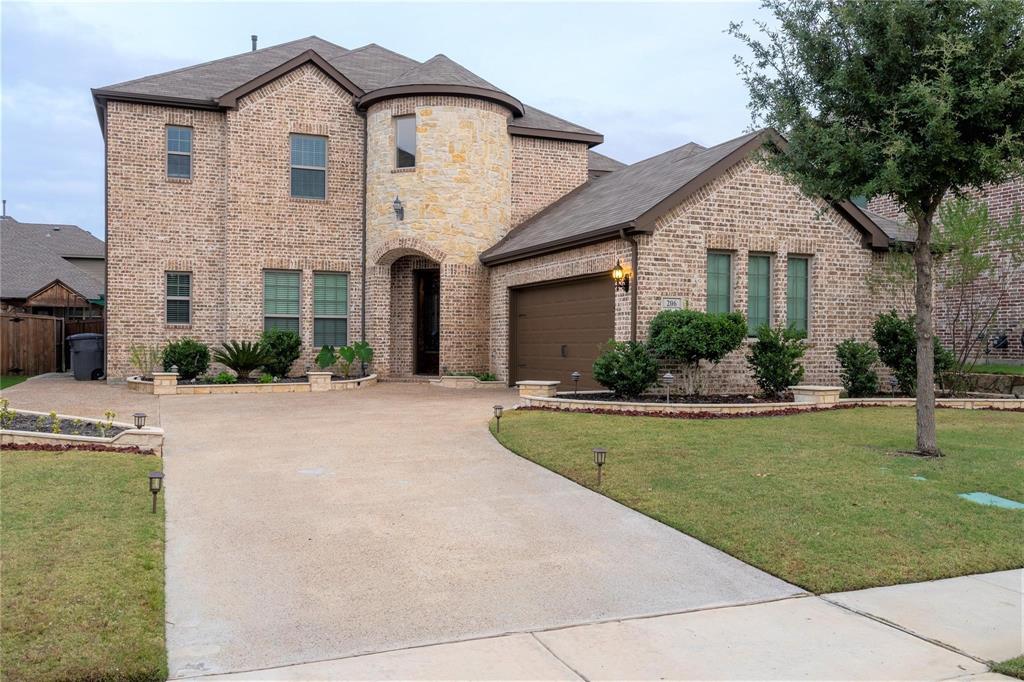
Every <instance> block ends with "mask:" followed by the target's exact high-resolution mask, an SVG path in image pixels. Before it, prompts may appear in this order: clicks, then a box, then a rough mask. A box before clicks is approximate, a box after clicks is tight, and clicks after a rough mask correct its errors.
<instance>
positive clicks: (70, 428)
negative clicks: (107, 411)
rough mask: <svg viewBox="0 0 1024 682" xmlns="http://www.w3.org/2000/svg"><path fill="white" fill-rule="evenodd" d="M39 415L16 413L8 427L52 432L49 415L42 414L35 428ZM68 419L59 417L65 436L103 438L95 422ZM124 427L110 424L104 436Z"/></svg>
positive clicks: (18, 429) (108, 436) (17, 429)
mask: <svg viewBox="0 0 1024 682" xmlns="http://www.w3.org/2000/svg"><path fill="white" fill-rule="evenodd" d="M38 419H39V417H37V416H35V415H30V414H18V415H16V416H15V417H14V422H13V423H12V424H11V426H10V427H9V429H10V430H12V431H34V432H36V433H53V430H52V428H51V424H50V417H49V416H48V415H43V425H42V428H36V421H37V420H38ZM71 421H72V420H70V419H60V433H61V434H63V435H65V436H94V437H97V438H103V437H104V435H103V434H102V433H100V430H99V429H98V428H96V423H95V422H91V421H85V420H82V423H81V424H77V425H76V424H72V423H71ZM125 430H126V429H124V428H122V427H120V426H112V427H110V428H109V429H107V433H106V437H107V438H111V437H113V436H116V435H117V434H119V433H121V432H122V431H125Z"/></svg>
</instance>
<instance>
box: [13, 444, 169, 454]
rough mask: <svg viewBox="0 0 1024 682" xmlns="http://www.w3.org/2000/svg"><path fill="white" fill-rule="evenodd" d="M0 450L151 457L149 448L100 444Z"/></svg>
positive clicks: (27, 445) (15, 447) (21, 447)
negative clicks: (80, 452)
mask: <svg viewBox="0 0 1024 682" xmlns="http://www.w3.org/2000/svg"><path fill="white" fill-rule="evenodd" d="M0 450H11V451H14V450H34V451H42V452H71V451H75V450H79V451H86V452H119V453H124V454H126V455H152V454H153V450H152V449H151V448H140V447H139V446H138V445H104V444H102V443H60V444H57V443H5V444H4V445H2V446H0Z"/></svg>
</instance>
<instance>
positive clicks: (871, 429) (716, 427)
mask: <svg viewBox="0 0 1024 682" xmlns="http://www.w3.org/2000/svg"><path fill="white" fill-rule="evenodd" d="M492 430H493V420H492ZM938 430H939V445H940V447H942V448H943V450H944V451H945V453H946V457H944V458H942V459H936V460H922V459H919V458H916V457H912V456H897V455H896V454H895V453H896V452H897V451H901V450H909V449H911V448H913V445H914V413H913V410H911V409H907V408H857V409H845V410H834V411H828V412H820V413H816V414H805V415H792V416H786V417H753V418H743V419H716V420H689V419H666V418H657V417H627V416H610V415H592V414H574V413H556V412H545V411H531V410H513V411H510V412H507V413H506V415H505V417H504V418H503V419H502V420H501V433H500V434H499V439H500V441H501V442H502V443H503V444H504V445H505V446H506V447H508V448H509V449H511V450H513V451H514V452H517V453H519V454H520V455H522V456H524V457H526V458H528V459H530V460H533V461H534V462H537V463H538V464H540V465H542V466H544V467H547V468H548V469H551V470H553V471H556V472H558V473H560V474H562V475H564V476H566V477H568V478H570V479H572V480H574V481H577V482H579V483H582V484H583V485H586V486H588V487H594V486H595V483H596V480H595V467H594V464H593V459H592V457H593V456H592V454H591V448H593V447H596V446H603V447H606V448H607V449H608V458H607V464H606V465H605V467H604V483H603V485H602V487H601V492H602V493H604V494H605V495H608V496H609V497H612V498H613V499H616V500H618V501H620V502H622V503H623V504H626V505H628V506H630V507H633V508H634V509H637V510H639V511H641V512H643V513H644V514H647V515H648V516H651V517H653V518H655V519H658V520H659V521H662V522H664V523H666V524H668V525H670V526H672V527H674V528H678V529H679V530H681V531H683V532H685V533H689V534H690V535H693V536H695V537H697V538H699V539H701V540H703V541H704V542H707V543H708V544H710V545H713V546H715V547H718V548H720V549H722V550H724V551H725V552H728V553H729V554H732V555H733V556H736V557H738V558H740V559H742V560H743V561H746V562H748V563H751V564H753V565H755V566H759V567H760V568H762V569H764V570H766V571H768V572H770V573H773V574H774V575H777V576H779V577H781V578H783V579H785V580H788V581H790V582H793V583H795V584H797V585H800V586H802V587H804V588H806V589H808V590H811V591H813V592H818V593H821V592H832V591H838V590H850V589H857V588H863V587H872V586H877V585H892V584H896V583H905V582H915V581H920V580H932V579H936V578H946V577H950V576H957V575H964V574H968V573H983V572H987V571H999V570H1005V569H1011V568H1018V567H1021V566H1024V511H1012V510H1007V509H1001V508H995V507H986V506H982V505H978V504H975V503H973V502H968V501H966V500H963V499H960V498H958V497H957V493H962V492H975V491H983V492H989V493H992V494H994V495H1000V496H1003V497H1008V498H1011V499H1016V500H1018V501H1024V499H1022V498H1024V414H1020V413H1009V412H1004V413H999V412H993V411H961V410H939V411H938ZM914 475H919V476H923V477H924V478H926V479H927V480H924V481H921V480H914V479H913V478H911V477H912V476H914Z"/></svg>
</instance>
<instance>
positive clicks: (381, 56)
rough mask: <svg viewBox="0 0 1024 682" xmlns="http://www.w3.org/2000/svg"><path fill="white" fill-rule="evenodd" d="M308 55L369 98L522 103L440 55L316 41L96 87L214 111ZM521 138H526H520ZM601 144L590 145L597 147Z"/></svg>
mask: <svg viewBox="0 0 1024 682" xmlns="http://www.w3.org/2000/svg"><path fill="white" fill-rule="evenodd" d="M307 50H313V51H315V52H316V53H317V54H318V55H320V56H321V57H323V58H324V59H325V60H326V61H327V62H328V63H329V64H330V65H331V66H333V67H334V68H336V69H337V70H338V71H340V72H341V73H342V74H343V75H344V76H345V77H346V78H348V79H349V80H351V81H352V82H353V83H354V84H355V85H356V86H358V87H359V88H361V89H362V90H363V91H364V92H366V93H372V92H373V91H375V90H380V89H382V88H386V87H396V86H411V85H455V86H464V87H476V88H480V89H483V90H491V91H493V92H496V93H500V94H501V95H503V96H505V97H507V98H509V99H511V100H514V101H515V103H516V105H519V102H518V100H516V99H515V98H514V97H513V96H511V95H509V94H508V93H506V92H505V91H503V90H501V89H500V88H498V87H497V86H495V85H493V84H492V83H490V82H488V81H486V80H484V79H483V78H480V77H479V76H477V75H476V74H474V73H472V72H471V71H469V70H468V69H466V68H465V67H463V66H461V65H459V64H458V63H456V62H454V61H452V60H451V59H449V58H448V57H446V56H445V55H437V56H435V57H433V58H432V59H430V60H428V61H426V62H424V63H422V64H421V63H420V62H418V61H416V60H415V59H410V58H409V57H406V56H404V55H401V54H398V53H397V52H392V51H391V50H388V49H386V48H383V47H381V46H380V45H377V44H374V43H370V44H369V45H364V46H363V47H359V48H356V49H353V50H347V49H345V48H344V47H341V46H340V45H335V44H334V43H331V42H329V41H327V40H324V39H322V38H318V37H317V36H309V37H308V38H301V39H299V40H293V41H291V42H289V43H282V44H281V45H274V46H272V47H266V48H263V49H260V50H256V51H255V52H243V53H242V54H237V55H234V56H232V57H225V58H223V59H217V60H214V61H211V62H205V63H203V64H197V65H195V66H189V67H185V68H182V69H176V70H174V71H168V72H166V73H160V74H156V75H153V76H146V77H144V78H137V79H134V80H130V81H125V82H123V83H116V84H114V85H108V86H106V87H102V88H97V89H96V94H97V95H99V96H101V97H115V98H116V97H117V96H118V95H122V96H125V97H130V96H133V95H134V96H143V97H148V98H167V99H175V100H186V101H187V102H195V103H196V105H197V106H199V105H205V106H211V107H212V106H215V105H216V103H217V100H218V98H220V97H221V96H223V95H225V94H226V93H228V92H231V91H232V90H235V89H236V88H239V87H241V86H242V85H245V84H246V83H248V82H249V81H252V80H253V79H255V78H257V77H259V76H262V75H263V74H265V73H267V72H268V71H270V70H272V69H274V68H275V67H277V66H280V65H281V64H283V63H285V62H287V61H288V60H290V59H293V58H295V57H298V56H299V55H300V54H302V53H303V52H306V51H307ZM522 109H523V111H524V112H525V113H524V115H523V116H521V117H519V118H516V119H515V121H514V125H513V132H516V131H515V127H516V126H519V127H522V128H528V129H530V128H533V129H538V130H547V131H553V132H555V133H570V134H575V135H584V136H595V137H597V138H599V137H600V134H599V133H596V132H594V131H593V130H590V129H589V128H585V127H583V126H578V125H576V124H574V123H570V122H569V121H566V120H564V119H561V118H558V117H557V116H552V115H551V114H548V113H546V112H543V111H541V110H539V109H533V108H531V107H527V106H525V105H522ZM521 134H522V133H521ZM599 141H600V140H599V139H595V140H591V142H592V143H597V142H599Z"/></svg>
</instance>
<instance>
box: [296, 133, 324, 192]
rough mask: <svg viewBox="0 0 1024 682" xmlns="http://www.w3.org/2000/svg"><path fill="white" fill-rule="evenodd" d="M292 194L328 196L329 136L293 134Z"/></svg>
mask: <svg viewBox="0 0 1024 682" xmlns="http://www.w3.org/2000/svg"><path fill="white" fill-rule="evenodd" d="M292 196H293V197H298V198H300V199H326V198H327V138H326V137H319V136H316V135H292Z"/></svg>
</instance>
